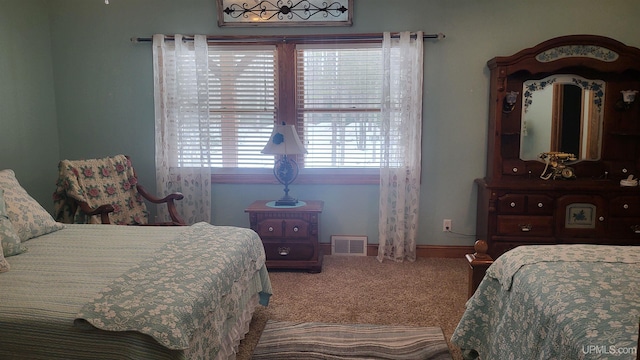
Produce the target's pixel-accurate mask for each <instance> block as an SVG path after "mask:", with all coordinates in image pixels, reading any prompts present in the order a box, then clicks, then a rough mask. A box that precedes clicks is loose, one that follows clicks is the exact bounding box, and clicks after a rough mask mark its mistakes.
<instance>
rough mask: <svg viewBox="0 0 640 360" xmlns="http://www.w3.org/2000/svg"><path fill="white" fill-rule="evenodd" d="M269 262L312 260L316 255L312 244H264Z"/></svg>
mask: <svg viewBox="0 0 640 360" xmlns="http://www.w3.org/2000/svg"><path fill="white" fill-rule="evenodd" d="M264 252H265V254H266V255H267V261H273V260H311V259H313V255H314V253H315V251H314V248H313V244H312V243H310V242H305V243H299V242H276V243H272V242H264Z"/></svg>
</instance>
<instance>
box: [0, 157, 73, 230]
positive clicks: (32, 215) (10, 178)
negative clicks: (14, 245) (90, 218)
mask: <svg viewBox="0 0 640 360" xmlns="http://www.w3.org/2000/svg"><path fill="white" fill-rule="evenodd" d="M0 189H3V190H4V200H5V202H6V205H7V215H8V216H9V220H10V221H11V224H12V225H13V228H14V230H15V232H16V233H17V234H18V236H19V237H20V240H22V241H25V240H29V239H32V238H34V237H37V236H40V235H44V234H48V233H50V232H54V231H57V230H60V229H62V228H63V227H64V225H63V224H62V223H59V222H56V221H55V220H54V219H53V217H52V216H51V214H49V213H48V212H47V210H45V209H44V208H43V207H42V206H40V204H38V202H37V201H36V200H35V199H34V198H32V197H31V196H29V194H28V193H27V191H26V190H25V189H24V188H22V186H20V184H19V183H18V180H17V179H16V176H15V173H14V172H13V170H10V169H6V170H1V171H0Z"/></svg>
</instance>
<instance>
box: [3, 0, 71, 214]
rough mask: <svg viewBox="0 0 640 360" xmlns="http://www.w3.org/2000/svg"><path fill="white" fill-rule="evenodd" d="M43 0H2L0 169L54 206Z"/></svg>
mask: <svg viewBox="0 0 640 360" xmlns="http://www.w3.org/2000/svg"><path fill="white" fill-rule="evenodd" d="M49 29H50V23H49V11H48V5H47V1H46V0H20V1H6V0H0V169H7V168H8V169H13V170H14V171H15V172H16V177H17V178H18V180H19V181H20V183H21V184H22V186H23V187H25V188H26V189H27V191H29V193H30V194H31V195H32V196H33V197H34V198H36V199H37V200H38V201H39V202H40V203H41V204H42V205H43V206H44V207H46V208H47V209H50V210H51V209H52V208H53V202H52V200H51V194H52V193H53V191H54V190H55V180H56V174H57V165H58V154H59V151H60V150H59V148H58V124H57V123H56V107H55V97H54V89H53V83H54V81H53V68H52V62H51V37H50V31H49Z"/></svg>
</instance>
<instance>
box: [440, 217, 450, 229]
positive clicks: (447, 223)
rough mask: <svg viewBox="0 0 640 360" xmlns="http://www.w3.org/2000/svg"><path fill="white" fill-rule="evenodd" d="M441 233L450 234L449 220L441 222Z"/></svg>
mask: <svg viewBox="0 0 640 360" xmlns="http://www.w3.org/2000/svg"><path fill="white" fill-rule="evenodd" d="M442 231H444V232H450V231H451V219H444V220H442Z"/></svg>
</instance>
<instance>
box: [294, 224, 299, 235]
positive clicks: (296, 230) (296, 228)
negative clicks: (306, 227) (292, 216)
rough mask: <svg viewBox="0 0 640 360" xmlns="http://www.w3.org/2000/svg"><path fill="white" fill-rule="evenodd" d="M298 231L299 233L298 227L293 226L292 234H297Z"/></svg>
mask: <svg viewBox="0 0 640 360" xmlns="http://www.w3.org/2000/svg"><path fill="white" fill-rule="evenodd" d="M298 231H300V228H299V227H298V225H296V226H294V227H293V232H296V233H297V232H298Z"/></svg>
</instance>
